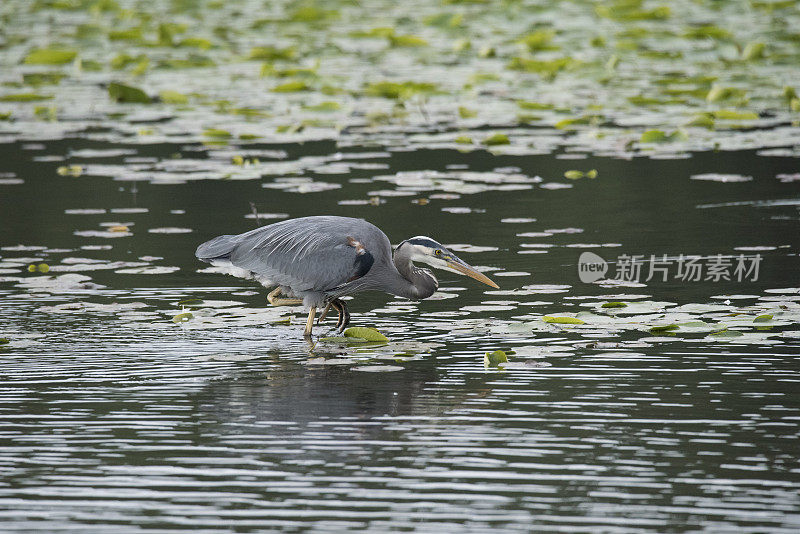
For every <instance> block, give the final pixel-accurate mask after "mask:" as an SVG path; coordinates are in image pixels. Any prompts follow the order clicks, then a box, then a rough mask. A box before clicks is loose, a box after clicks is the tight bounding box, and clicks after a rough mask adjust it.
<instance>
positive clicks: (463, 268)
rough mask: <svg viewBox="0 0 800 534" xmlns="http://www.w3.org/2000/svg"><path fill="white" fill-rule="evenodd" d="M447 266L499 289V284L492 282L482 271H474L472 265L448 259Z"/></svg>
mask: <svg viewBox="0 0 800 534" xmlns="http://www.w3.org/2000/svg"><path fill="white" fill-rule="evenodd" d="M447 266H448V267H450V268H451V269H454V270H456V271H458V272H460V273H461V274H464V275H466V276H469V277H470V278H474V279H475V280H477V281H478V282H483V283H484V284H486V285H487V286H492V287H493V288H495V289H500V286H498V285H497V284H495V283H494V282H492V280H491V279H490V278H489V277H488V276H486V275H485V274H483V273H480V272H478V271H476V270H475V269H473V268H472V267H470V266H469V265H467V264H461V263H456V262H454V261H448V262H447Z"/></svg>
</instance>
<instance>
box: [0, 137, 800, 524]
mask: <svg viewBox="0 0 800 534" xmlns="http://www.w3.org/2000/svg"><path fill="white" fill-rule="evenodd" d="M110 148H113V149H118V148H125V149H128V150H130V153H128V154H126V155H122V156H116V157H94V156H96V155H97V154H96V153H95V154H94V156H93V155H92V153H87V152H77V153H78V154H80V157H78V156H75V155H74V154H76V151H83V150H87V149H91V150H104V149H110ZM250 149H253V150H272V151H274V150H283V151H285V152H286V158H285V161H289V162H294V161H297V160H298V158H300V157H307V156H319V157H320V160H319V161H318V162H315V163H314V164H311V165H306V166H305V168H303V170H302V171H300V172H301V175H302V176H303V177H306V178H309V179H311V180H313V181H314V182H325V183H328V184H334V186H333V187H335V186H340V187H338V188H331V189H328V190H325V191H320V192H308V193H305V194H303V193H298V192H294V191H292V190H287V189H275V188H264V187H262V184H274V183H275V181H276V180H280V179H281V176H277V173H275V174H270V173H262V177H261V178H260V179H255V180H245V181H236V180H227V181H225V180H223V181H220V180H213V181H209V180H197V181H188V182H186V183H176V182H175V180H174V177H173V178H172V179H171V181H170V183H157V182H158V180H157V179H153V180H150V181H148V180H140V181H136V182H134V181H126V180H111V179H109V178H106V177H93V176H91V175H90V169H91V165H93V164H94V165H99V164H102V165H109V164H114V165H120V166H122V167H123V168H133V167H135V166H136V165H139V164H142V162H146V161H150V160H145V159H141V158H153V160H152V161H157V162H167V163H169V162H180V161H187V160H188V161H189V163H187V165H189V166H192V165H194V163H191V160H192V159H197V160H204V159H207V158H210V159H213V158H214V157H215V156H214V150H216V149H215V148H214V147H204V146H202V145H129V146H122V147H121V146H120V145H119V144H114V145H107V144H104V143H103V142H100V141H96V142H91V141H87V140H85V139H82V138H67V139H64V140H60V141H53V142H47V141H45V142H42V143H41V144H39V145H33V146H31V145H25V144H24V143H21V142H8V143H5V144H0V161H2V162H3V163H2V171H3V172H4V173H7V174H6V175H5V178H4V179H5V180H6V182H5V183H3V184H2V185H0V213H2V230H1V232H2V233H1V234H0V246H2V247H3V248H2V251H1V252H0V254H2V257H1V258H0V268H1V269H3V270H2V272H1V273H0V280H1V281H0V337H7V338H8V339H9V340H10V343H9V344H7V345H5V346H3V347H2V348H0V473H1V474H2V478H1V482H0V530H3V531H15V532H16V531H31V532H34V531H35V532H90V531H99V532H133V531H137V532H161V531H168V530H189V529H191V530H192V531H196V532H230V531H236V532H254V531H269V530H286V531H301V530H315V531H343V530H350V531H358V530H364V531H370V532H380V531H390V530H391V531H406V530H408V531H411V530H419V531H424V532H430V531H433V530H440V531H442V532H485V531H489V530H495V531H511V532H513V531H523V532H529V531H568V532H583V531H586V532H600V531H605V532H689V531H699V530H705V531H727V532H734V531H735V532H747V531H750V532H765V531H769V532H796V531H797V529H798V528H800V497H799V495H800V493H799V492H798V490H800V468H799V467H798V462H797V458H798V455H797V450H798V448H797V444H798V437H799V436H800V405H798V400H797V387H798V381H800V364H798V355H799V354H800V351H798V347H800V336H799V335H798V317H800V311H799V308H800V306H798V298H800V297H799V296H798V292H800V289H798V288H797V286H798V275H797V273H798V272H800V270H799V269H798V268H799V267H800V260H799V259H798V255H797V254H798V247H800V233H799V232H798V221H799V220H800V216H798V206H800V194H799V193H800V191H799V190H798V182H797V181H786V182H783V181H781V180H779V179H776V176H777V175H780V174H791V173H795V172H797V159H796V158H787V157H775V156H761V155H757V154H756V153H755V152H752V151H747V152H716V153H715V152H706V153H698V154H693V155H692V157H691V158H689V159H669V160H655V159H646V158H635V159H632V160H624V159H611V158H590V159H584V160H579V161H570V160H565V159H560V158H559V157H558V155H555V154H554V155H526V156H513V155H492V154H489V153H487V152H483V151H474V152H470V153H460V152H458V151H454V150H444V149H443V150H416V151H410V152H409V151H396V150H395V151H391V152H388V151H387V152H384V151H383V148H382V147H380V146H377V147H370V149H369V150H370V153H368V154H363V153H362V154H361V156H366V157H358V153H359V151H363V150H364V149H363V148H362V149H350V148H346V147H344V148H343V147H337V146H336V145H335V144H334V143H331V142H310V143H306V144H296V145H291V144H290V145H280V146H276V145H256V146H251V147H250ZM337 153H340V154H339V155H336V154H337ZM173 154H181V155H182V156H183V157H182V158H181V159H175V158H174V157H173ZM105 155H107V154H105ZM42 156H61V157H63V158H66V159H62V158H42ZM131 158H133V159H131ZM43 159H44V160H43ZM48 159H51V160H54V161H47V160H48ZM261 159H262V161H269V157H262V158H261ZM74 162H80V164H81V165H83V166H84V168H85V171H86V173H85V174H84V175H82V176H80V177H71V176H59V175H58V173H57V172H56V171H57V168H58V167H59V166H62V165H65V164H69V163H74ZM329 162H352V163H356V164H364V163H368V164H375V165H373V166H372V167H370V166H369V165H367V166H366V167H368V168H358V165H356V167H351V168H349V169H345V171H344V172H342V171H341V169H340V170H339V171H337V173H335V174H331V173H330V172H331V171H330V168H329V167H327V168H326V167H325V166H324V165H326V164H327V163H329ZM448 166H450V167H449V170H448ZM453 166H458V167H456V168H454V167H453ZM362 167H363V166H362ZM514 168H516V169H514ZM575 168H578V169H589V168H594V169H597V170H598V174H599V176H598V178H596V179H594V180H589V179H581V180H577V181H575V182H570V181H568V180H565V179H563V178H556V179H554V178H553V177H560V176H561V175H562V174H563V172H564V171H566V170H569V169H575ZM315 169H316V170H315ZM497 169H499V171H498V170H497ZM317 171H319V172H317ZM419 171H427V174H424V175H422V174H420V172H419ZM431 171H437V172H439V173H442V174H439V175H434V174H432V173H431ZM467 172H471V173H485V174H476V175H470V174H465V173H467ZM710 172H714V173H723V174H725V173H731V174H736V175H743V176H752V177H753V179H752V180H751V181H747V182H741V183H721V182H718V181H705V180H693V179H690V176H692V175H697V174H703V173H710ZM398 173H406V174H400V175H398ZM414 173H416V174H414ZM381 176H390V177H393V178H392V180H394V181H392V180H386V179H381V178H380V177H381ZM398 176H400V177H402V180H401V179H398ZM431 176H434V179H433V180H431V179H430V178H431ZM536 176H543V177H549V178H547V179H545V180H544V183H545V184H546V183H548V182H557V183H560V184H568V185H571V186H572V187H571V188H561V189H549V188H548V187H549V186H547V187H542V185H543V184H542V183H539V181H538V180H536V179H535V177H536ZM120 177H122V176H120ZM284 178H285V177H284ZM423 178H425V179H423ZM398 182H400V183H398ZM475 184H477V185H480V186H481V188H480V190H478V191H474V192H473V190H472V189H470V188H469V186H470V185H475ZM509 185H512V186H513V187H508V186H509ZM520 186H521V187H520ZM306 187H308V186H306ZM398 192H402V193H404V195H403V196H395V195H396V194H397V193H398ZM437 195H438V197H437ZM371 197H377V200H380V201H381V202H380V203H379V204H378V205H372V204H369V203H366V204H365V203H362V204H356V205H353V204H352V203H346V202H345V203H342V201H348V200H359V201H362V202H363V201H365V200H368V199H370V198H371ZM418 198H429V199H430V201H429V202H428V203H427V204H423V205H420V204H417V203H413V202H411V201H412V200H413V199H418ZM377 200H373V202H374V203H377ZM250 202H253V203H254V204H255V206H256V208H257V209H258V211H259V212H260V213H262V214H263V213H282V214H286V215H288V216H290V217H299V216H305V215H311V214H323V213H329V214H339V215H348V216H358V217H364V218H366V219H368V220H370V221H371V222H373V223H375V224H377V225H378V226H380V227H381V228H382V229H383V230H384V231H385V232H386V233H387V235H389V237H390V239H391V240H392V242H393V243H398V242H399V241H401V240H402V239H405V238H406V237H410V236H413V235H417V234H427V235H430V236H431V237H434V238H436V239H438V240H439V241H441V242H442V243H445V244H447V245H453V244H455V245H458V244H461V245H472V246H473V248H470V247H463V246H462V247H459V246H454V247H453V248H454V249H456V250H463V252H459V254H460V255H461V257H462V258H464V259H465V260H466V261H468V262H469V263H471V264H473V265H477V266H481V268H490V269H487V273H488V274H490V275H491V276H492V277H493V278H494V279H495V280H496V281H497V282H498V283H499V285H500V286H501V291H500V292H493V291H491V290H488V291H484V287H482V286H479V285H478V284H477V283H474V282H473V281H471V280H467V279H464V278H459V277H457V276H456V275H452V274H449V273H442V274H441V275H440V276H439V278H440V281H441V282H442V289H443V291H442V292H441V294H439V295H440V297H441V298H438V299H432V300H429V301H423V302H421V303H418V304H414V303H407V302H403V301H399V300H396V299H394V298H392V297H390V296H388V295H382V294H364V295H362V296H358V297H357V298H356V299H354V300H353V301H351V302H350V309H351V312H352V313H353V322H354V324H356V325H362V326H375V327H376V328H378V329H379V330H381V331H382V332H384V333H386V334H387V335H388V336H389V337H390V338H391V340H392V342H393V343H405V342H407V343H406V345H405V346H403V345H396V346H394V347H393V346H391V345H390V346H389V347H388V348H386V347H383V348H381V347H377V348H367V349H353V348H352V347H344V346H337V345H326V344H325V343H319V344H317V345H316V346H313V347H312V346H310V345H309V344H307V343H306V342H305V341H304V340H303V338H302V322H303V320H302V316H303V311H302V310H296V312H297V320H295V321H293V324H291V325H277V326H276V325H270V324H267V325H264V324H262V323H263V322H264V321H266V319H263V318H264V317H269V318H272V319H274V318H275V316H274V315H273V316H268V315H265V314H263V313H262V312H263V310H264V309H265V308H266V307H267V306H266V303H265V299H264V294H265V291H264V290H263V289H260V288H258V287H256V286H254V285H253V284H250V283H247V282H243V281H240V280H237V279H234V278H230V277H225V276H222V275H219V274H213V273H198V272H197V269H202V268H204V267H206V266H205V265H204V264H200V263H199V262H197V261H196V260H195V259H194V257H193V252H194V249H195V247H196V246H197V244H198V243H200V242H202V241H205V240H206V239H209V238H210V237H213V236H215V235H217V234H221V233H238V232H242V231H246V230H248V229H251V228H253V227H254V225H255V221H254V220H253V219H247V218H245V215H246V214H248V213H250V205H249V203H250ZM130 208H139V209H138V210H133V211H131V210H130ZM453 208H462V209H453ZM87 209H92V210H106V211H105V212H104V213H102V212H101V213H83V212H77V213H75V212H70V211H69V210H87ZM115 210H116V211H115ZM120 210H122V211H120ZM175 210H180V211H179V212H175ZM273 220H277V219H273ZM509 220H511V221H510V222H509ZM514 220H517V221H519V220H528V221H527V222H514ZM503 221H506V222H503ZM102 223H108V224H111V225H114V224H115V225H125V226H127V227H128V229H129V230H130V232H129V233H130V235H124V236H123V237H107V235H108V234H107V233H103V234H100V235H101V236H100V237H98V236H92V235H76V233H75V232H84V231H99V230H103V229H104V227H103V226H101V224H102ZM112 223H113V224H112ZM160 228H181V229H186V230H185V231H184V232H183V233H160V232H156V233H153V232H149V231H148V230H152V229H160ZM553 230H555V231H553ZM565 230H566V231H565ZM112 234H113V233H112ZM519 234H523V235H519ZM102 236H106V237H102ZM18 245H22V247H19V246H18ZM98 247H99V248H98ZM474 247H488V248H486V249H480V248H474ZM531 251H539V253H534V254H529V253H527V252H531ZM585 251H592V252H594V253H596V254H599V255H600V256H602V257H604V258H605V259H606V260H609V261H611V262H615V261H616V260H617V257H618V256H619V255H622V254H629V255H632V254H641V255H644V256H645V257H649V255H651V254H654V255H657V256H661V255H663V254H667V255H668V256H669V257H670V258H674V257H677V256H679V255H680V254H684V255H690V254H691V255H702V256H704V257H709V256H716V255H717V254H722V255H725V256H738V255H739V254H746V255H754V254H760V255H761V256H762V258H763V259H762V262H761V264H760V272H759V275H758V279H757V280H745V281H742V282H737V281H735V280H733V281H727V282H726V281H720V282H714V281H711V280H701V281H699V282H684V281H680V280H675V279H674V278H671V279H670V280H669V281H668V282H661V281H651V282H649V283H647V284H645V285H641V286H633V287H632V286H630V285H628V286H621V287H604V286H602V285H598V284H584V283H582V282H580V280H579V279H578V273H577V263H578V257H579V255H580V254H581V253H582V252H585ZM75 258H79V259H75ZM141 258H144V259H141ZM116 262H119V263H116ZM39 263H47V264H48V265H49V267H50V271H49V272H48V273H46V274H42V273H29V272H28V271H27V266H28V265H29V264H39ZM87 265H94V266H95V268H94V269H93V270H80V269H85V268H86V266H87ZM100 267H102V268H100ZM142 267H145V268H150V267H174V269H162V270H160V271H159V270H154V271H152V272H154V273H156V274H130V273H126V272H124V271H125V270H126V269H137V268H142ZM614 268H615V265H614V264H613V263H612V265H611V272H609V276H611V275H612V274H613V272H614ZM672 268H673V269H674V268H675V266H674V265H673V266H672ZM119 271H123V272H119ZM158 273H161V274H158ZM672 273H673V274H674V271H672ZM76 274H78V275H83V276H86V277H87V278H86V279H76V278H74V276H75V275H76ZM504 274H507V275H505V276H504ZM64 275H67V278H66V279H64V278H61V279H58V278H56V277H57V276H64ZM70 277H72V278H70ZM58 280H61V283H56V282H57V281H58ZM93 284H97V285H93ZM445 296H451V297H452V298H444V297H445ZM188 298H203V299H206V302H205V303H204V304H201V305H199V306H197V307H193V308H190V309H189V310H190V311H192V312H193V314H194V317H193V318H192V319H190V320H189V321H187V322H186V323H183V324H175V323H174V322H173V321H172V317H173V316H175V315H176V314H178V313H180V312H181V311H182V309H181V306H180V305H178V302H179V301H181V300H183V299H188ZM220 301H227V302H220ZM607 301H624V302H628V303H629V304H630V308H631V310H633V309H634V304H633V303H635V302H640V303H641V304H639V306H640V308H641V309H640V310H639V311H637V312H636V313H633V311H632V312H631V314H630V315H629V316H628V319H625V317H626V316H625V315H624V313H623V312H624V310H622V311H620V312H619V315H615V313H617V312H616V311H615V310H608V309H603V308H599V304H600V303H602V302H607ZM135 303H139V304H135ZM65 305H66V306H65ZM94 305H100V306H94ZM586 311H593V312H594V315H593V316H586V315H582V316H583V317H584V318H586V324H582V325H576V326H573V325H558V324H547V323H545V322H543V321H542V319H541V317H542V315H556V316H563V315H569V316H573V315H575V314H576V313H577V312H586ZM270 313H271V312H270ZM276 313H277V312H276ZM759 314H762V315H763V314H771V315H773V316H774V318H773V319H772V320H771V321H768V322H767V323H764V324H765V325H766V327H762V329H761V330H759V329H758V325H757V324H756V323H754V322H753V317H755V316H756V315H759ZM598 317H601V318H602V317H605V318H607V319H608V321H607V322H604V320H601V319H598ZM687 320H694V321H695V322H696V321H698V320H703V321H705V322H706V323H708V324H710V325H716V326H714V327H711V328H708V329H705V330H703V329H702V328H700V329H695V330H692V328H691V327H684V326H681V327H680V328H678V330H676V331H673V332H666V333H667V334H669V333H671V334H674V335H665V333H663V332H661V333H659V332H649V331H648V328H649V327H650V326H652V325H658V324H667V323H673V322H675V323H678V322H681V321H687ZM329 326H330V323H329ZM726 326H727V327H728V329H729V331H730V330H734V331H737V332H741V333H742V334H743V335H742V336H741V337H730V338H728V337H724V336H721V337H715V336H712V335H709V333H710V332H712V331H719V330H723V329H724V328H725V327H726ZM763 328H766V329H763ZM326 331H327V329H326V328H319V329H318V333H320V334H325V332H326ZM424 344H428V345H424ZM515 347H526V349H524V350H519V351H518V355H512V356H511V362H512V363H516V365H515V366H510V367H509V368H507V369H505V370H501V369H498V368H488V369H487V368H485V367H484V364H483V355H484V353H485V352H487V351H490V350H495V349H499V348H503V349H507V350H508V349H513V348H515ZM409 351H410V352H412V353H415V354H416V355H414V356H409V354H408V352H409ZM396 354H401V355H400V356H396ZM334 357H344V358H347V360H345V361H344V362H341V361H339V360H336V359H334V360H332V361H331V362H330V363H328V364H325V363H323V361H322V360H320V359H319V358H326V359H328V360H331V358H334ZM331 363H332V364H331ZM337 363H338V364H337ZM375 365H379V366H381V368H382V369H384V370H386V369H387V367H386V366H387V365H392V366H397V367H400V370H395V371H391V372H369V370H370V367H371V366H375ZM365 366H370V367H368V368H367V370H362V369H361V368H363V367H365ZM388 369H389V370H390V369H392V368H391V367H388Z"/></svg>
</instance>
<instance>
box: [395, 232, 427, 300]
mask: <svg viewBox="0 0 800 534" xmlns="http://www.w3.org/2000/svg"><path fill="white" fill-rule="evenodd" d="M392 259H393V261H394V266H395V267H396V268H397V272H398V273H399V274H400V276H398V277H397V278H396V279H395V280H393V281H392V284H391V286H392V287H391V288H390V289H388V290H389V292H390V293H392V294H394V295H397V296H399V297H405V298H407V299H412V300H421V299H426V298H428V297H430V296H431V295H433V292H434V291H436V287H437V286H438V284H437V282H436V279H435V278H433V277H432V276H431V275H429V274H428V273H426V272H425V271H423V270H422V269H417V268H416V267H414V264H413V263H411V248H410V247H409V246H403V245H400V246H399V247H398V248H397V250H395V252H394V257H393V258H392Z"/></svg>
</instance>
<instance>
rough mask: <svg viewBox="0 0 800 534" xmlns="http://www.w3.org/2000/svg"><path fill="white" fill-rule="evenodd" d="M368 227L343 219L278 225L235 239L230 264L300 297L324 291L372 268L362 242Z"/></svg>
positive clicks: (296, 221) (303, 219) (300, 221)
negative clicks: (302, 294) (312, 292)
mask: <svg viewBox="0 0 800 534" xmlns="http://www.w3.org/2000/svg"><path fill="white" fill-rule="evenodd" d="M362 223H363V224H362ZM364 225H366V226H364ZM371 226H372V225H370V224H369V223H367V222H366V221H362V220H360V219H348V218H343V217H306V218H301V219H291V220H288V221H281V222H279V223H275V224H271V225H269V226H265V227H263V228H258V229H256V230H253V231H252V232H248V233H246V234H242V235H240V236H237V237H238V239H237V243H236V246H235V247H233V250H232V251H231V253H230V256H229V257H230V262H231V264H232V265H233V266H235V267H239V268H242V269H246V270H248V271H251V272H253V273H254V274H255V275H256V277H257V278H258V279H259V280H261V281H262V283H263V282H265V281H268V282H269V283H270V285H281V286H286V287H290V288H291V289H292V290H294V291H301V292H302V291H327V290H330V289H332V288H335V287H337V286H341V285H343V284H346V283H348V282H351V281H353V280H356V279H358V278H360V277H362V276H364V275H365V274H366V273H367V272H368V271H369V269H370V268H371V267H372V264H373V262H374V256H373V255H372V253H371V252H370V251H369V250H368V249H367V247H366V246H365V244H364V242H365V238H364V237H362V235H363V234H364V231H365V230H366V229H367V227H371Z"/></svg>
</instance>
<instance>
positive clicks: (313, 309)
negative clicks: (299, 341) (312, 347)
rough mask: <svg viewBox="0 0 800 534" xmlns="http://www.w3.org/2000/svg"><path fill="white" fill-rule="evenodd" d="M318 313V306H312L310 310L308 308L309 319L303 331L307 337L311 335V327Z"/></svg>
mask: <svg viewBox="0 0 800 534" xmlns="http://www.w3.org/2000/svg"><path fill="white" fill-rule="evenodd" d="M316 314H317V308H316V307H315V306H312V307H311V309H310V310H308V320H307V321H306V330H305V332H303V335H304V336H305V337H307V338H310V337H311V329H312V328H313V327H314V316H315V315H316Z"/></svg>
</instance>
